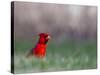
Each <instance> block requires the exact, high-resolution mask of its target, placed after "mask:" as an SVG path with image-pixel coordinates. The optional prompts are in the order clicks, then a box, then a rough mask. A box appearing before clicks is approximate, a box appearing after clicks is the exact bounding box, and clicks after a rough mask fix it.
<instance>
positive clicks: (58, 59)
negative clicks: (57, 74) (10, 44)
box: [14, 40, 97, 73]
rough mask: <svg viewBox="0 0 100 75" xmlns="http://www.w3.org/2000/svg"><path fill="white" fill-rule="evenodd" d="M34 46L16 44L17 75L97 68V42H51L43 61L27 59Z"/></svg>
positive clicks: (30, 43) (18, 42) (22, 43)
mask: <svg viewBox="0 0 100 75" xmlns="http://www.w3.org/2000/svg"><path fill="white" fill-rule="evenodd" d="M34 45H35V43H32V41H22V40H21V41H16V42H15V60H14V65H15V73H31V72H44V71H68V70H82V69H95V68H96V67H97V45H96V41H93V40H92V41H91V40H86V41H85V40H84V41H82V40H81V41H75V40H65V41H63V42H62V43H60V44H56V43H54V42H52V41H51V42H49V43H48V47H47V54H46V57H45V58H44V59H42V60H40V59H36V58H34V57H33V58H29V59H28V58H26V57H25V54H26V53H27V52H28V50H30V49H31V48H32V47H34Z"/></svg>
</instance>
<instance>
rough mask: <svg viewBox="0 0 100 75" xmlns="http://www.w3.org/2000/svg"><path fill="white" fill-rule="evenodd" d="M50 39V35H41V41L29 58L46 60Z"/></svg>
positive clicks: (32, 50) (29, 54) (28, 55)
mask: <svg viewBox="0 0 100 75" xmlns="http://www.w3.org/2000/svg"><path fill="white" fill-rule="evenodd" d="M49 39H50V36H49V34H48V33H40V34H39V40H38V42H37V44H36V46H35V47H34V48H32V49H31V51H30V52H29V53H28V54H27V57H30V56H35V57H37V58H44V57H45V55H46V48H47V42H48V40H49Z"/></svg>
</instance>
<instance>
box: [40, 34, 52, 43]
mask: <svg viewBox="0 0 100 75" xmlns="http://www.w3.org/2000/svg"><path fill="white" fill-rule="evenodd" d="M39 37H40V39H39V42H40V43H44V44H46V43H47V42H48V40H50V39H51V37H50V35H49V34H48V33H40V34H39Z"/></svg>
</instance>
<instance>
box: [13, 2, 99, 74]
mask: <svg viewBox="0 0 100 75" xmlns="http://www.w3.org/2000/svg"><path fill="white" fill-rule="evenodd" d="M41 32H48V33H50V35H51V37H52V39H51V40H50V41H49V42H48V48H47V55H46V58H45V59H44V60H43V61H41V60H38V59H36V58H34V57H33V58H31V59H27V58H26V57H25V55H26V53H27V52H28V51H29V50H30V49H31V48H32V47H34V46H35V44H36V42H37V41H38V34H39V33H41ZM14 33H15V34H14V36H15V39H14V41H15V60H14V64H15V73H28V72H41V71H42V72H43V71H61V70H80V69H95V68H96V67H97V7H96V6H79V5H64V4H49V3H31V2H15V7H14Z"/></svg>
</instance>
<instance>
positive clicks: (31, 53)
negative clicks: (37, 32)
mask: <svg viewBox="0 0 100 75" xmlns="http://www.w3.org/2000/svg"><path fill="white" fill-rule="evenodd" d="M32 55H33V51H32V50H31V51H30V52H28V53H26V58H29V57H31V56H32Z"/></svg>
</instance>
